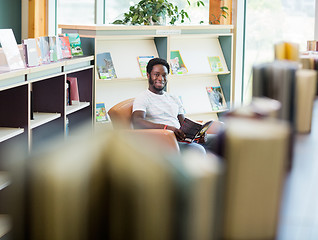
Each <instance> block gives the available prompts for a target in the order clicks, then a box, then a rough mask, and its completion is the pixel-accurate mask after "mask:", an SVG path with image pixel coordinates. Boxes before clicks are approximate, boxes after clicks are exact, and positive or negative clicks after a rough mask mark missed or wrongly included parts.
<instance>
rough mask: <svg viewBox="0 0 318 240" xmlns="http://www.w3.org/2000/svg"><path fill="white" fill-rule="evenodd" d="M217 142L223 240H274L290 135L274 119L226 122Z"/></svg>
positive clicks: (232, 120)
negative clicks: (222, 192) (221, 180)
mask: <svg viewBox="0 0 318 240" xmlns="http://www.w3.org/2000/svg"><path fill="white" fill-rule="evenodd" d="M224 122H225V124H226V128H225V131H224V133H222V136H220V139H221V141H222V144H221V147H220V148H221V149H222V150H221V152H220V156H221V157H223V158H224V159H226V176H225V180H224V182H225V185H224V190H225V195H224V196H225V199H224V201H223V202H224V227H223V234H222V235H223V236H222V238H221V239H275V236H276V234H277V232H276V231H277V226H278V222H279V218H278V217H279V214H278V213H279V209H280V203H281V197H282V196H283V186H284V182H285V178H286V171H287V162H288V158H289V152H290V139H291V131H290V126H289V124H288V123H287V122H285V121H280V120H277V119H246V118H227V119H225V120H224Z"/></svg>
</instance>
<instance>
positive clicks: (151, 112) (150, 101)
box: [133, 90, 184, 128]
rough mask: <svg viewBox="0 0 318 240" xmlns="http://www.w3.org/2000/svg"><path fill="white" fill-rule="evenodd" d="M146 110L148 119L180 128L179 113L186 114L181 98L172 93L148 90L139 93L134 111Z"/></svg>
mask: <svg viewBox="0 0 318 240" xmlns="http://www.w3.org/2000/svg"><path fill="white" fill-rule="evenodd" d="M134 111H143V112H146V120H148V121H150V122H153V123H159V124H165V125H169V126H174V127H176V128H180V123H179V120H178V115H179V114H184V108H183V106H182V103H181V101H180V99H179V98H178V97H176V96H174V95H171V94H170V93H167V92H164V93H163V94H162V95H160V94H155V93H153V92H151V91H150V90H146V91H144V92H142V93H141V94H139V95H138V96H137V97H136V98H135V101H134V105H133V112H134Z"/></svg>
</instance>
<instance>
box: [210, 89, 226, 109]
mask: <svg viewBox="0 0 318 240" xmlns="http://www.w3.org/2000/svg"><path fill="white" fill-rule="evenodd" d="M206 92H207V94H208V97H209V101H210V104H211V107H212V110H213V111H218V110H226V109H227V104H226V101H225V98H224V95H223V91H222V88H221V86H208V87H206Z"/></svg>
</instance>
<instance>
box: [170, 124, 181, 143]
mask: <svg viewBox="0 0 318 240" xmlns="http://www.w3.org/2000/svg"><path fill="white" fill-rule="evenodd" d="M166 129H169V130H171V131H173V132H174V135H176V138H177V141H183V140H184V138H185V134H184V132H183V131H181V130H180V129H178V128H175V127H172V126H167V128H166Z"/></svg>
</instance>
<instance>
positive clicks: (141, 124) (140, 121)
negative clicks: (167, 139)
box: [131, 110, 185, 141]
mask: <svg viewBox="0 0 318 240" xmlns="http://www.w3.org/2000/svg"><path fill="white" fill-rule="evenodd" d="M178 119H179V116H178ZM183 119H184V117H183ZM131 120H132V123H133V126H134V128H142V129H164V128H166V129H168V130H171V131H173V132H174V134H175V135H176V138H177V140H178V141H180V140H183V139H184V138H185V134H184V133H183V132H182V131H181V130H180V129H178V128H175V127H173V126H169V125H167V126H166V125H164V124H159V123H153V122H150V121H147V120H146V112H144V111H138V110H137V111H134V112H133V114H132V119H131ZM179 121H180V119H179ZM182 121H183V120H182Z"/></svg>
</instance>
